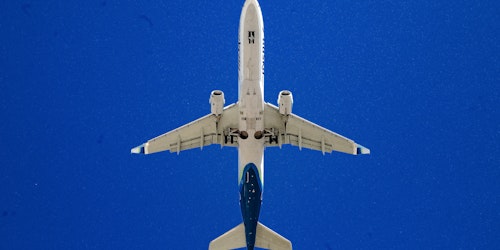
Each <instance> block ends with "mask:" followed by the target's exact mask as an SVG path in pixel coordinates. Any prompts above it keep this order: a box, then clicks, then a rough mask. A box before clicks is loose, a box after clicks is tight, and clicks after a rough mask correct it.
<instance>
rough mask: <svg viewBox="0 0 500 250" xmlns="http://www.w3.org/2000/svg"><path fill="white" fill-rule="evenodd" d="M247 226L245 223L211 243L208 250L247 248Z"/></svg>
mask: <svg viewBox="0 0 500 250" xmlns="http://www.w3.org/2000/svg"><path fill="white" fill-rule="evenodd" d="M246 246H247V243H246V239H245V225H243V223H241V224H239V225H238V226H236V227H234V228H233V229H231V230H229V231H227V232H226V233H225V234H223V235H221V236H219V237H218V238H216V239H215V240H212V241H211V242H210V245H209V246H208V250H228V249H238V248H242V247H246Z"/></svg>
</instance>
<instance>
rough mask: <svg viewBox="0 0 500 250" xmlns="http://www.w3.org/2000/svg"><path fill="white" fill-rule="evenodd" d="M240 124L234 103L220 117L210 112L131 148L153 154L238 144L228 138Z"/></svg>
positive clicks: (132, 151)
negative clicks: (213, 145)
mask: <svg viewBox="0 0 500 250" xmlns="http://www.w3.org/2000/svg"><path fill="white" fill-rule="evenodd" d="M237 126H238V106H237V105H236V104H232V105H229V106H227V107H226V108H224V110H223V112H222V115H221V116H220V117H219V118H218V117H216V116H215V115H212V114H208V115H206V116H203V117H201V118H200V119H198V120H195V121H192V122H190V123H188V124H186V125H184V126H181V127H179V128H177V129H174V130H172V131H169V132H167V133H165V134H162V135H160V136H157V137H155V138H153V139H151V140H149V141H147V142H146V143H144V144H142V145H140V146H137V147H135V148H133V149H132V150H131V153H136V154H152V153H156V152H161V151H170V152H172V153H173V152H177V153H179V152H180V151H183V150H187V149H192V148H203V147H204V146H208V145H211V144H221V145H228V146H237V143H236V141H235V140H233V139H231V140H228V138H231V137H228V136H225V134H229V133H228V132H227V131H229V130H231V129H232V128H236V127H237Z"/></svg>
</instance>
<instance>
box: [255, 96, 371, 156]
mask: <svg viewBox="0 0 500 250" xmlns="http://www.w3.org/2000/svg"><path fill="white" fill-rule="evenodd" d="M264 123H265V124H264V126H265V127H266V128H267V129H269V130H270V131H271V134H277V135H278V136H277V138H276V139H274V140H270V142H267V143H266V146H267V147H270V146H281V145H282V144H291V145H293V146H298V147H299V148H300V149H302V148H308V149H312V150H318V151H321V152H323V154H324V153H331V152H332V151H337V152H342V153H347V154H353V155H357V154H369V153H370V150H369V149H368V148H365V147H363V146H361V145H359V144H356V143H355V142H354V141H353V140H351V139H349V138H346V137H344V136H342V135H340V134H337V133H335V132H333V131H330V130H328V129H326V128H323V127H321V126H319V125H317V124H314V123H312V122H310V121H308V120H306V119H304V118H302V117H300V116H297V115H294V114H290V115H287V116H285V115H281V114H280V113H279V110H278V107H276V106H274V105H272V104H270V103H266V105H265V109H264ZM273 132H274V133H273ZM273 143H274V144H273Z"/></svg>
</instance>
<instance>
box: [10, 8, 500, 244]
mask: <svg viewBox="0 0 500 250" xmlns="http://www.w3.org/2000/svg"><path fill="white" fill-rule="evenodd" d="M260 4H261V7H262V11H263V15H264V24H265V35H266V64H265V65H266V69H265V70H266V78H265V98H266V100H267V101H269V102H272V103H275V102H276V99H277V95H278V92H279V91H280V90H282V89H289V90H291V91H292V92H293V93H294V101H295V105H294V113H296V114H298V115H300V116H302V117H304V118H306V119H309V120H311V121H314V122H316V123H318V124H320V125H322V126H324V127H326V128H329V129H331V130H333V131H336V132H338V133H340V134H342V135H345V136H347V137H349V138H352V139H354V140H356V142H358V143H360V144H362V145H365V146H367V147H369V148H370V149H371V150H372V154H371V155H369V156H357V157H355V156H350V155H344V154H340V153H334V154H331V155H329V154H327V155H326V156H322V155H321V153H319V152H317V151H310V150H305V149H304V150H302V151H301V152H300V153H299V150H298V149H297V148H294V147H290V146H288V147H284V148H283V149H282V150H279V149H277V148H270V149H267V150H266V152H265V153H266V158H265V166H266V172H265V179H266V183H265V185H266V186H265V192H264V202H263V205H262V210H261V221H262V222H263V223H264V224H265V225H267V226H269V227H270V228H272V229H274V230H275V231H277V232H279V233H280V234H282V235H283V236H285V237H287V238H288V239H290V240H291V241H292V242H293V244H294V249H327V250H328V249H493V248H496V247H498V245H499V244H500V157H499V155H500V147H499V146H498V143H499V141H500V125H499V124H500V121H499V120H500V117H499V97H500V92H499V91H500V62H499V61H500V39H499V32H500V28H499V23H500V15H499V13H500V12H499V9H500V4H499V2H498V1H460V0H458V1H431V0H422V1H354V2H353V1H317V0H313V1H294V0H292V1H264V0H262V1H261V3H260ZM242 6H243V0H241V1H205V0H198V1H181V0H169V1H113V0H106V1H1V3H0V86H1V91H0V117H1V120H2V122H0V248H1V249H206V248H207V246H208V243H209V242H210V240H212V239H213V238H215V237H217V236H219V235H220V234H222V233H224V232H226V231H227V230H229V229H230V228H232V227H233V226H236V225H237V224H239V223H240V222H241V214H240V209H239V205H238V186H237V183H238V180H237V153H236V149H234V148H224V149H222V150H221V149H220V147H218V146H211V147H207V148H204V149H203V151H200V150H190V151H185V152H182V153H181V154H180V155H179V156H177V155H175V154H169V153H162V154H155V155H150V156H140V155H131V154H130V149H131V148H132V147H134V146H137V145H139V144H141V143H143V142H144V141H146V140H147V139H150V138H152V137H154V136H157V135H159V134H162V133H164V132H167V131H168V130H171V129H173V128H176V127H178V126H180V125H183V124H185V123H187V122H189V121H191V120H194V119H196V118H198V117H201V116H203V115H205V114H207V113H209V112H210V107H209V104H208V98H209V94H210V91H212V90H213V89H222V90H223V91H224V92H225V95H226V103H227V104H229V103H233V102H235V101H236V100H237V89H238V88H237V74H238V72H237V34H238V33H237V32H238V24H239V16H240V11H241V7H242Z"/></svg>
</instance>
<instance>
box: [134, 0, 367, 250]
mask: <svg viewBox="0 0 500 250" xmlns="http://www.w3.org/2000/svg"><path fill="white" fill-rule="evenodd" d="M209 103H210V113H209V114H207V115H205V116H203V117H201V118H199V119H197V120H194V121H192V122H190V123H188V124H185V125H183V126H181V127H179V128H176V129H174V130H171V131H169V132H167V133H164V134H162V135H160V136H157V137H154V138H152V139H150V140H148V141H147V142H145V143H143V144H142V145H139V146H137V147H134V148H132V149H131V153H135V154H152V153H157V152H162V151H170V152H175V153H177V154H179V152H181V151H183V150H188V149H192V148H201V149H203V147H204V146H208V145H211V144H219V145H221V147H222V146H231V147H237V148H238V184H239V191H240V207H241V214H242V217H243V223H240V224H239V225H237V226H236V227H234V228H232V229H230V230H229V231H227V232H226V233H224V234H222V235H221V236H219V237H217V238H216V239H214V240H212V241H211V242H210V244H209V250H225V249H239V248H241V247H244V246H246V248H247V250H254V249H255V247H258V248H261V249H262V248H263V249H274V250H292V243H291V242H290V241H289V240H287V239H286V238H284V237H283V236H281V235H279V234H278V233H276V232H274V231H273V230H271V229H270V228H268V227H266V226H264V225H263V224H262V223H260V222H259V214H260V207H261V204H262V192H263V190H264V148H266V147H280V148H281V146H282V145H283V144H288V145H292V146H297V147H298V148H299V149H302V148H307V149H312V150H318V151H321V152H322V153H323V155H324V154H325V153H331V152H332V151H337V152H343V153H347V154H352V155H358V154H369V153H370V150H369V149H368V148H365V147H363V146H361V145H359V144H356V143H355V142H354V141H353V140H351V139H349V138H346V137H344V136H342V135H340V134H337V133H335V132H333V131H330V130H328V129H326V128H323V127H321V126H319V125H317V124H314V123H313V122H310V121H308V120H306V119H304V118H302V117H300V116H298V115H296V114H294V113H292V104H293V97H292V93H291V92H290V91H289V90H283V91H281V92H280V93H279V94H278V106H274V105H272V104H270V103H266V102H264V22H263V18H262V12H261V9H260V6H259V3H258V2H257V0H245V3H244V5H243V10H242V12H241V16H240V24H239V32H238V102H237V103H233V104H230V105H228V106H224V105H225V99H224V93H223V92H222V91H221V90H214V91H212V92H211V94H210V99H209Z"/></svg>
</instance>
